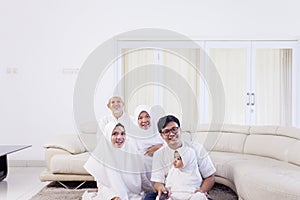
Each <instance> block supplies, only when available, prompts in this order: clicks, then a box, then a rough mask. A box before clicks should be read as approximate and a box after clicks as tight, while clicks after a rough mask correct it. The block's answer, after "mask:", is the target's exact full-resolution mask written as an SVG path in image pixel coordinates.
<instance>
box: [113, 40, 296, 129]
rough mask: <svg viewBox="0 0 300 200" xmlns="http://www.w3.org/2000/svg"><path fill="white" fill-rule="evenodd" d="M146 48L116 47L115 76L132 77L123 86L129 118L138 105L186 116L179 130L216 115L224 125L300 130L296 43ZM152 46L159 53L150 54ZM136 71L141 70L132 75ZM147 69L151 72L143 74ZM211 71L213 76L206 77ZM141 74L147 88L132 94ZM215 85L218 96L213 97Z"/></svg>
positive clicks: (212, 43)
mask: <svg viewBox="0 0 300 200" xmlns="http://www.w3.org/2000/svg"><path fill="white" fill-rule="evenodd" d="M142 43H143V44H142ZM146 43H147V44H146V45H145V41H143V42H139V41H134V42H132V41H127V42H126V41H125V42H124V41H122V42H119V44H118V46H119V51H120V52H122V53H123V56H122V59H121V60H122V62H121V63H120V65H119V67H118V69H117V70H116V71H117V73H119V74H120V77H122V76H124V75H126V74H130V73H131V72H134V71H136V72H137V73H136V74H135V77H131V78H130V79H124V80H123V92H124V95H123V96H124V98H125V101H126V102H128V104H127V108H128V112H129V113H131V114H133V110H134V108H135V107H136V106H137V105H139V104H148V105H161V106H162V107H163V108H164V110H165V112H166V113H169V114H174V115H177V116H178V117H179V118H181V117H183V114H184V113H185V112H188V115H189V117H185V124H188V122H189V121H191V120H192V119H195V118H197V120H198V121H197V123H210V122H212V121H213V116H214V115H216V114H217V115H224V116H223V117H222V119H223V121H222V122H223V123H226V124H248V125H252V124H256V125H284V126H290V125H293V126H297V124H298V126H299V125H300V124H299V114H298V111H297V110H299V103H297V102H298V101H297V99H299V95H300V93H299V86H298V85H299V84H298V83H299V81H296V74H297V71H298V72H299V69H298V68H297V63H296V56H297V43H296V42H293V41H291V42H283V41H272V42H271V41H268V42H266V41H198V44H199V47H198V48H195V47H194V46H193V47H190V46H188V45H186V44H185V43H184V42H183V41H175V42H174V41H172V42H169V41H159V42H158V41H147V42H146ZM153 43H159V44H160V48H152V46H153V45H152V44H153ZM141 46H142V47H145V46H148V48H140V47H141ZM156 46H157V45H156ZM203 49H204V51H203ZM139 67H144V68H143V69H144V70H140V71H139V70H137V69H138V68H139ZM147 67H148V68H147ZM298 67H299V66H298ZM150 68H152V69H154V70H152V71H151V70H150V71H147V70H145V69H150ZM212 68H214V69H216V71H217V74H218V76H216V74H211V73H210V71H211V70H210V69H212ZM120 69H121V70H120ZM145 72H146V73H148V74H147V76H146V77H147V78H146V79H148V78H149V77H151V78H150V79H149V80H152V83H151V81H150V82H149V81H148V82H147V84H145V85H139V86H138V87H137V86H135V89H134V91H132V90H131V88H132V87H133V85H134V84H136V83H141V82H143V81H142V80H139V79H145V76H144V75H143V73H145ZM217 79H220V81H221V84H222V90H224V91H222V92H221V91H217V90H216V91H214V87H215V86H214V82H216V80H217ZM209 84H210V85H209ZM177 88H182V89H181V90H177ZM221 93H223V94H224V97H222V98H221V96H222V95H221ZM219 94H220V99H217V98H218V95H219ZM182 96H184V97H187V98H182ZM183 99H184V100H183ZM216 104H222V106H223V107H224V110H222V112H224V113H218V111H219V110H218V109H219V108H220V106H219V107H217V106H216ZM188 126H190V124H189V125H188ZM187 128H189V127H187Z"/></svg>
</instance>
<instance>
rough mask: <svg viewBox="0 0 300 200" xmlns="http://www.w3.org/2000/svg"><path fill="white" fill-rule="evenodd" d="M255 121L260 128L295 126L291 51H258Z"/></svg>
mask: <svg viewBox="0 0 300 200" xmlns="http://www.w3.org/2000/svg"><path fill="white" fill-rule="evenodd" d="M255 77H256V82H255V83H256V84H255V85H256V86H255V91H256V92H255V94H256V96H255V98H256V104H255V113H256V114H255V119H256V124H259V125H283V126H286V125H291V124H292V50H291V49H258V50H257V51H256V73H255Z"/></svg>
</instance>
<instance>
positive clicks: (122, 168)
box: [83, 121, 152, 200]
mask: <svg viewBox="0 0 300 200" xmlns="http://www.w3.org/2000/svg"><path fill="white" fill-rule="evenodd" d="M135 146H136V145H135V144H133V143H131V141H130V140H129V139H128V138H126V132H125V128H124V126H123V125H122V124H120V123H118V124H116V122H113V121H112V122H109V123H108V124H107V125H106V127H105V131H104V134H103V136H102V137H101V138H100V141H99V144H98V145H97V147H96V149H95V150H94V151H93V153H92V155H91V156H90V158H89V159H88V161H87V162H86V164H85V165H84V167H85V169H86V170H87V171H88V172H89V173H90V174H91V175H92V176H93V177H94V178H95V180H96V181H97V187H98V192H97V193H89V192H85V193H84V195H83V199H93V200H120V199H121V200H141V199H142V198H143V191H142V184H143V185H144V186H145V183H144V179H145V175H144V174H143V173H142V171H143V170H144V169H143V165H144V163H143V162H141V161H143V160H142V158H141V156H140V155H139V154H138V153H137V152H136V150H135V148H134V147H135ZM149 189H150V188H149ZM151 189H152V188H151Z"/></svg>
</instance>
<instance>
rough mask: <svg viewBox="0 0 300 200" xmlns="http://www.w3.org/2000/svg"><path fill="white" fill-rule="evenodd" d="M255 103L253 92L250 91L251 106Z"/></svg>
mask: <svg viewBox="0 0 300 200" xmlns="http://www.w3.org/2000/svg"><path fill="white" fill-rule="evenodd" d="M254 104H255V94H254V93H253V92H252V93H251V106H254Z"/></svg>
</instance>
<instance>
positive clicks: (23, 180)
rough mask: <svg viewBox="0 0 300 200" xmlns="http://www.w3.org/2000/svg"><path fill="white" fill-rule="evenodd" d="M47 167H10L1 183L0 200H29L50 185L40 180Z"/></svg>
mask: <svg viewBox="0 0 300 200" xmlns="http://www.w3.org/2000/svg"><path fill="white" fill-rule="evenodd" d="M44 169H45V167H9V169H8V176H7V177H6V178H5V179H4V180H3V181H1V182H0V200H16V199H18V200H28V199H30V198H31V197H32V196H33V195H35V194H36V193H38V192H39V191H40V190H41V189H42V188H43V187H44V186H45V185H47V184H48V183H43V182H41V181H40V180H39V174H40V173H41V172H42V171H43V170H44Z"/></svg>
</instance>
